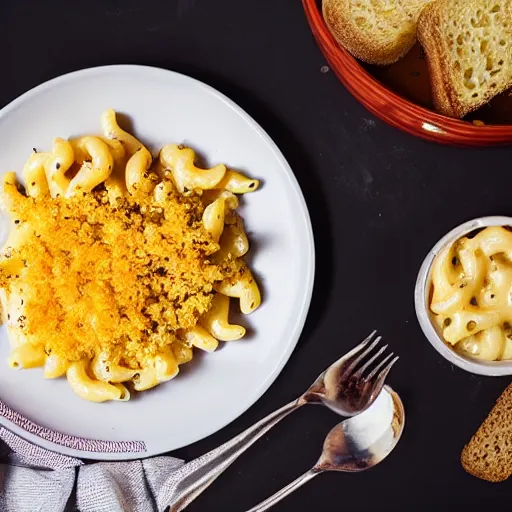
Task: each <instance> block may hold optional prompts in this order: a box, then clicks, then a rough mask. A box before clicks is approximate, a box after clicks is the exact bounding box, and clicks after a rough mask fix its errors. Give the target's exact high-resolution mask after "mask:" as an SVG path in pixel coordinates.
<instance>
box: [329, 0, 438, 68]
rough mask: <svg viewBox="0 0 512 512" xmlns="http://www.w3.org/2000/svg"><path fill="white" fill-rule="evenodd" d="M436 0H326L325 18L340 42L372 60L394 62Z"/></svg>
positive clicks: (365, 58)
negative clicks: (423, 11)
mask: <svg viewBox="0 0 512 512" xmlns="http://www.w3.org/2000/svg"><path fill="white" fill-rule="evenodd" d="M431 1H432V0H323V2H322V10H323V15H324V19H325V22H326V24H327V26H328V27H329V30H330V31H331V33H332V34H333V36H334V37H335V38H336V40H337V41H338V43H340V44H341V46H343V47H344V48H346V49H347V50H348V51H349V52H350V53H351V54H352V55H354V57H357V58H358V59H360V60H362V61H364V62H368V63H370V64H378V65H385V64H392V63H393V62H396V61H397V60H399V59H400V58H401V57H403V56H404V55H405V54H406V53H407V52H408V51H409V50H410V49H411V48H412V46H413V45H414V43H415V42H416V23H417V21H418V16H419V14H420V11H421V9H422V8H423V7H424V6H425V5H426V4H428V3H429V2H431Z"/></svg>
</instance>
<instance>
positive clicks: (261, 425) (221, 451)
mask: <svg viewBox="0 0 512 512" xmlns="http://www.w3.org/2000/svg"><path fill="white" fill-rule="evenodd" d="M304 403H305V402H304V401H303V400H300V399H299V400H294V401H293V402H290V403H289V404H287V405H285V406H283V407H281V408H280V409H278V410H277V411H274V412H273V413H271V414H269V415H268V416H266V417H265V418H263V419H262V420H260V421H259V422H258V423H256V424H255V425H253V426H252V427H249V428H248V429H247V430H245V431H244V432H242V433H241V434H239V435H238V436H236V437H234V438H233V439H231V440H230V441H227V442H226V443H224V444H223V445H221V446H219V447H218V448H215V449H214V450H212V451H211V452H208V453H205V454H204V455H202V456H201V457H199V458H197V459H194V460H193V461H191V462H189V463H187V464H185V465H184V466H182V467H181V468H180V469H179V470H178V471H177V472H176V473H175V474H174V475H173V480H174V481H175V482H176V485H175V488H174V489H170V491H171V492H170V494H171V499H170V500H168V502H167V503H166V505H168V504H169V502H170V504H171V506H170V509H169V512H179V511H180V510H183V509H184V508H185V507H186V506H187V505H189V504H190V503H191V502H192V501H193V500H194V499H195V498H196V497H197V496H199V494H201V493H202V492H203V491H204V490H205V489H206V488H207V487H208V486H209V485H210V484H211V483H212V482H213V481H214V480H215V479H216V478H217V477H218V476H219V475H220V474H221V473H222V472H223V471H224V470H225V469H226V468H227V467H229V466H230V465H231V464H232V463H233V462H234V461H235V460H236V459H237V458H238V457H239V456H240V455H241V454H242V453H244V452H245V450H247V448H249V447H250V446H251V445H252V444H254V443H255V442H256V441H257V440H258V439H259V438H260V437H261V436H262V435H263V434H265V433H266V432H268V431H269V430H270V429H271V428H272V427H273V426H275V425H277V423H279V421H281V420H282V419H283V418H284V417H285V416H288V414H290V413H291V412H293V411H295V410H296V409H298V408H299V407H301V406H302V405H304Z"/></svg>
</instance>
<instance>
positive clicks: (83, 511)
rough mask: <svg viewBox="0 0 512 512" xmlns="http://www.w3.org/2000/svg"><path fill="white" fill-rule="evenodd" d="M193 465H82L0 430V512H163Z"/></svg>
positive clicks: (166, 461)
mask: <svg viewBox="0 0 512 512" xmlns="http://www.w3.org/2000/svg"><path fill="white" fill-rule="evenodd" d="M193 465H194V461H192V462H190V463H189V464H184V463H183V461H181V460H179V459H175V458H173V457H154V458H151V459H145V460H135V461H129V462H98V463H92V464H85V463H84V462H83V461H81V460H80V459H76V458H73V457H68V456H65V455H60V454H57V453H54V452H51V451H49V450H46V449H44V448H40V447H39V446H35V445H33V444H31V443H29V442H27V441H25V440H24V439H22V438H20V437H19V436H17V435H15V434H13V433H12V432H10V431H9V430H7V429H5V428H3V427H0V511H1V512H34V511H38V512H76V511H79V512H164V511H165V510H166V509H167V507H169V506H170V505H172V503H173V497H174V496H175V495H176V490H177V487H178V485H179V483H180V482H181V481H182V480H183V478H184V477H185V476H186V475H187V473H188V472H189V471H190V466H193Z"/></svg>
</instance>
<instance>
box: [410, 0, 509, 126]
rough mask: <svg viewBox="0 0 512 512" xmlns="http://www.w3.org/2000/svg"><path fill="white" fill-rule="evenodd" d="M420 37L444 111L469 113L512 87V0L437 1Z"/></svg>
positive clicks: (436, 100) (421, 22)
mask: <svg viewBox="0 0 512 512" xmlns="http://www.w3.org/2000/svg"><path fill="white" fill-rule="evenodd" d="M418 39H419V41H420V43H421V44H422V46H423V49H424V50H425V53H426V55H427V60H428V65H429V70H430V80H431V83H432V92H433V97H434V103H435V106H436V109H437V110H438V111H439V112H440V113H442V114H444V115H448V116H451V117H463V116H465V115H466V114H467V113H469V112H471V111H473V110H476V109H477V108H479V107H481V106H482V105H484V104H485V103H487V102H488V101H489V100H490V99H492V98H493V97H494V96H496V95H497V94H499V93H501V92H503V91H505V90H506V89H508V88H509V87H512V0H437V1H435V2H433V3H431V4H430V5H428V6H426V7H425V9H424V10H423V11H422V13H421V15H420V18H419V21H418Z"/></svg>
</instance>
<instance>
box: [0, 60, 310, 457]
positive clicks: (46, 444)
mask: <svg viewBox="0 0 512 512" xmlns="http://www.w3.org/2000/svg"><path fill="white" fill-rule="evenodd" d="M118 71H119V72H123V71H127V72H133V73H143V74H145V73H148V72H150V73H160V74H162V75H169V74H170V75H173V76H178V77H179V78H180V79H185V80H190V81H191V82H192V83H193V84H194V85H195V86H197V87H199V88H200V89H203V90H204V91H205V92H206V93H208V94H209V95H212V96H214V97H215V98H217V99H218V100H220V101H222V102H223V103H224V104H225V105H226V106H227V107H229V108H230V109H231V110H233V111H235V112H237V113H238V115H240V117H241V118H242V119H243V120H244V121H245V122H246V123H248V124H249V125H250V126H251V128H253V129H254V131H255V132H256V133H257V134H258V136H260V137H261V138H262V139H263V140H264V142H265V143H266V144H267V145H268V147H269V149H270V150H271V152H272V154H273V155H274V157H275V158H276V160H277V161H279V163H280V164H281V166H282V167H283V169H284V171H285V172H284V176H285V177H286V180H287V181H288V185H289V186H290V188H291V189H292V190H293V192H294V196H295V198H296V200H297V201H298V203H299V206H300V213H301V215H300V217H301V218H302V221H301V225H303V226H304V227H305V230H304V236H305V237H306V240H307V243H308V250H307V252H305V251H304V254H305V255H306V259H305V266H306V267H307V275H306V276H302V281H303V283H304V293H303V299H302V305H301V308H300V311H299V314H298V315H297V320H296V322H295V326H294V329H293V332H292V333H291V335H290V343H289V345H288V348H287V350H286V352H285V353H284V355H283V356H282V357H281V360H280V361H279V363H278V364H277V365H276V367H275V368H274V370H273V371H272V373H271V374H269V375H268V376H267V377H266V379H265V380H264V381H263V382H262V383H261V384H260V385H259V387H258V388H257V390H256V391H255V393H254V394H253V396H252V397H251V399H250V400H248V401H247V403H245V402H244V404H243V405H242V406H241V407H238V408H237V409H236V410H235V411H234V413H233V414H232V415H231V416H232V418H231V419H229V420H227V421H226V422H222V424H221V425H220V426H219V427H218V428H216V429H215V430H213V431H208V430H207V431H206V432H205V433H204V434H203V435H198V436H196V437H195V438H193V439H191V440H190V441H189V442H188V443H187V444H183V445H180V446H177V447H174V448H172V449H171V451H174V450H178V449H182V448H184V447H185V446H190V445H192V444H194V443H196V442H198V441H201V440H203V439H206V438H207V437H210V436H211V435H214V434H216V433H218V432H220V431H221V430H222V429H224V428H226V427H227V426H228V425H230V424H231V423H232V422H233V421H235V420H236V419H238V418H240V416H242V415H243V414H244V413H245V412H246V411H247V410H248V409H249V408H250V407H252V406H253V405H254V404H255V403H256V402H257V401H258V400H259V399H260V398H261V397H262V396H263V395H264V394H265V392H266V391H267V390H268V389H269V388H270V386H271V385H272V384H273V383H274V382H275V380H276V379H277V377H278V376H279V374H280V373H281V371H282V370H283V368H284V366H285V365H286V364H287V362H288V361H289V359H290V357H291V355H292V353H293V351H294V350H295V348H296V346H297V343H298V341H299V339H300V336H301V334H302V331H303V329H304V325H305V323H306V319H307V315H308V312H309V309H310V306H311V300H312V296H313V288H314V282H315V270H316V269H315V266H316V262H315V241H314V235H313V227H312V224H311V216H310V214H309V209H308V207H307V204H306V200H305V198H304V194H303V192H302V188H301V186H300V184H299V182H298V180H297V178H296V176H295V174H294V172H293V170H292V168H291V166H290V164H289V163H288V161H287V160H286V158H285V156H284V155H283V153H282V152H281V150H280V149H279V147H278V146H277V144H276V143H275V142H274V140H273V139H272V138H271V137H270V135H269V134H268V133H267V131H266V130H265V129H264V128H263V127H262V126H261V125H260V124H259V123H258V122H257V121H256V120H255V119H254V118H253V117H252V116H251V115H250V114H249V113H248V112H246V111H245V109H243V108H242V107H240V106H239V105H238V104H237V103H236V102H234V101H233V100H231V99H230V98H229V97H228V96H226V95H225V94H223V93H222V92H220V91H218V90H217V89H215V88H214V87H212V86H210V85H208V84H206V83H204V82H202V81H201V80H198V79H196V78H193V77H191V76H189V75H186V74H184V73H180V72H177V71H173V70H170V69H165V68H160V67H155V66H147V65H140V64H112V65H105V66H93V67H88V68H83V69H80V70H76V71H72V72H69V73H65V74H63V75H59V76H57V77H54V78H51V79H50V80H47V81H45V82H43V83H41V84H39V85H36V86H35V87H33V88H31V89H28V90H27V91H25V92H24V93H22V94H21V95H20V96H18V97H16V98H15V99H14V100H12V101H11V102H9V103H8V104H7V105H5V106H4V107H3V108H2V109H0V122H2V121H3V120H4V119H5V118H6V117H7V116H8V115H9V114H10V113H11V112H13V111H14V110H16V109H17V108H18V107H19V106H20V105H22V104H23V103H24V102H25V101H27V100H29V99H30V98H32V97H34V96H36V95H38V94H40V93H42V92H44V91H46V90H48V89H51V88H53V87H55V86H58V85H59V84H61V83H65V82H68V81H73V80H76V79H77V78H78V79H80V78H83V77H85V76H87V75H91V74H96V73H102V72H104V73H110V72H114V73H115V72H118ZM2 174H3V173H2ZM2 427H3V428H5V429H6V430H9V431H10V432H12V433H13V434H15V435H17V436H19V437H21V438H22V439H24V440H26V441H28V442H30V443H33V444H35V445H37V446H39V447H41V448H44V449H46V450H49V451H52V452H55V453H59V454H62V455H67V456H70V457H77V458H85V459H94V460H105V461H106V460H109V461H122V460H132V459H142V458H146V457H153V456H157V455H163V454H166V453H168V451H162V452H160V451H156V452H151V453H148V452H147V451H145V452H135V453H134V452H123V453H119V452H118V453H107V452H91V451H85V450H77V449H74V448H69V447H66V446H62V445H60V444H57V443H54V442H52V441H48V440H46V439H43V438H41V437H39V436H37V435H35V434H32V433H30V432H27V431H25V430H24V429H23V428H21V427H19V426H18V425H15V424H14V423H12V422H11V421H9V420H8V419H7V418H5V417H3V416H1V415H0V428H2ZM52 430H53V429H52Z"/></svg>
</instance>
